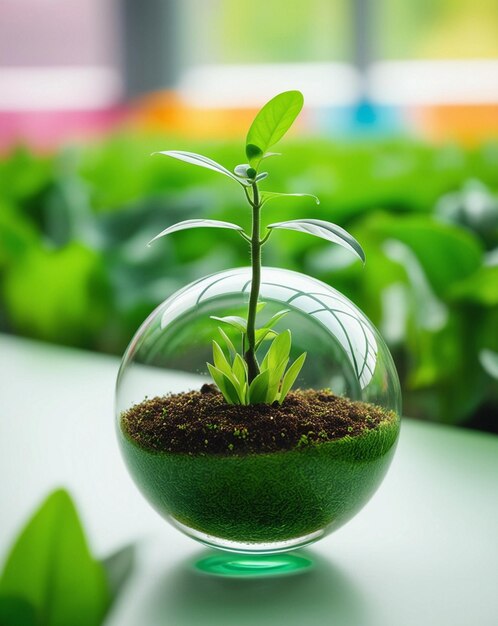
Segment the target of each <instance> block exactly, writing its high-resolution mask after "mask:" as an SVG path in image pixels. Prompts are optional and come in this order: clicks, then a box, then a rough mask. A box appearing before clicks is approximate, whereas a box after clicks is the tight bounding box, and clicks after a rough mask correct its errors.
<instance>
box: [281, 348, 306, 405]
mask: <svg viewBox="0 0 498 626" xmlns="http://www.w3.org/2000/svg"><path fill="white" fill-rule="evenodd" d="M305 360H306V352H303V353H302V354H301V356H299V357H297V359H296V360H295V361H294V363H293V364H292V365H291V366H290V367H289V369H288V370H287V373H286V374H285V376H284V379H283V380H282V388H281V390H280V399H279V402H280V404H282V402H283V401H284V400H285V398H286V396H287V394H288V393H289V391H290V389H291V387H292V385H293V384H294V383H295V381H296V378H297V377H298V376H299V372H300V371H301V369H302V367H303V365H304V361H305Z"/></svg>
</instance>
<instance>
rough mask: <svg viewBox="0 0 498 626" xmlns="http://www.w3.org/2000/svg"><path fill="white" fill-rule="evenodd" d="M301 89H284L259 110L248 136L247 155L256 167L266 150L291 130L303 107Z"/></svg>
mask: <svg viewBox="0 0 498 626" xmlns="http://www.w3.org/2000/svg"><path fill="white" fill-rule="evenodd" d="M303 103H304V99H303V94H302V93H301V92H300V91H284V92H283V93H280V94H278V95H277V96H275V97H274V98H272V99H271V100H270V101H269V102H267V103H266V104H265V106H264V107H263V108H262V109H261V110H260V111H259V113H258V114H257V115H256V117H255V118H254V121H253V123H252V125H251V127H250V128H249V132H248V133H247V138H246V155H247V158H248V159H249V163H250V164H251V166H252V167H254V168H255V169H257V168H258V165H259V163H260V161H261V159H262V158H263V157H264V156H265V153H266V151H267V150H268V149H269V148H271V147H272V146H273V145H275V144H276V143H277V142H278V141H279V140H280V139H281V138H282V137H283V136H284V135H285V133H286V132H287V131H288V130H289V128H290V127H291V126H292V124H293V123H294V121H295V119H296V117H297V116H298V115H299V113H300V112H301V109H302V108H303Z"/></svg>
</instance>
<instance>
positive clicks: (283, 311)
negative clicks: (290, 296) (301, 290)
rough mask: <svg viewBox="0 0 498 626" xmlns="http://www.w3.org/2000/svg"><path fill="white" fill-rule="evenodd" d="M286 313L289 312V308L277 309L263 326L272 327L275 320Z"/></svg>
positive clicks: (278, 319)
mask: <svg viewBox="0 0 498 626" xmlns="http://www.w3.org/2000/svg"><path fill="white" fill-rule="evenodd" d="M288 313H290V309H282V310H281V311H278V312H277V313H275V315H272V317H270V319H269V320H268V321H267V322H266V324H265V325H264V326H263V328H273V327H274V326H275V324H277V322H279V321H280V320H281V319H282V318H283V317H285V316H286V315H287V314H288Z"/></svg>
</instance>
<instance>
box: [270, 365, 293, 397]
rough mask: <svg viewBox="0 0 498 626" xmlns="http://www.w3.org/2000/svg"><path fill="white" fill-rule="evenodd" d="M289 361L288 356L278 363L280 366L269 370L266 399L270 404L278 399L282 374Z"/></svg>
mask: <svg viewBox="0 0 498 626" xmlns="http://www.w3.org/2000/svg"><path fill="white" fill-rule="evenodd" d="M288 362H289V359H288V358H287V359H284V360H283V361H282V363H280V365H278V367H276V368H275V369H270V370H268V371H269V372H270V380H269V382H268V392H267V395H266V401H267V402H268V403H270V404H271V403H272V402H275V400H277V399H278V389H279V387H280V381H281V380H282V376H283V375H284V373H285V368H286V367H287V363H288Z"/></svg>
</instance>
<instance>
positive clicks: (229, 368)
mask: <svg viewBox="0 0 498 626" xmlns="http://www.w3.org/2000/svg"><path fill="white" fill-rule="evenodd" d="M302 107H303V96H302V94H301V93H300V92H299V91H286V92H284V93H281V94H279V95H277V96H275V97H274V98H272V99H271V100H270V101H269V102H267V104H265V106H264V107H263V108H262V109H261V110H260V111H259V113H258V114H257V115H256V117H255V119H254V121H253V123H252V125H251V127H250V128H249V132H248V133H247V138H246V146H245V153H246V157H247V160H248V161H249V162H248V163H243V164H240V165H237V166H236V167H235V168H234V170H233V172H232V171H230V170H229V169H227V168H226V167H224V166H223V165H220V164H219V163H217V162H216V161H213V160H212V159H210V158H208V157H205V156H202V155H200V154H195V153H192V152H183V151H178V150H167V151H164V152H159V153H158V154H163V155H166V156H169V157H172V158H174V159H178V160H180V161H185V162H186V163H190V164H192V165H197V166H199V167H204V168H206V169H209V170H213V171H215V172H218V173H219V174H223V175H224V176H227V177H228V178H230V179H232V180H233V181H235V182H236V183H237V184H239V185H240V186H241V187H242V189H243V192H244V195H245V198H246V200H247V202H248V204H249V206H250V209H251V211H252V228H251V233H250V234H248V233H246V232H245V231H244V229H243V228H242V226H239V225H238V224H234V223H231V222H222V221H219V220H206V219H192V220H185V221H183V222H179V223H177V224H174V225H173V226H170V227H168V228H166V229H165V230H163V231H162V232H161V233H159V234H158V235H157V236H156V237H154V239H152V241H150V242H149V244H150V243H152V242H153V241H156V240H157V239H159V238H161V237H164V236H165V235H169V234H171V233H174V232H176V231H179V230H185V229H188V228H225V229H231V230H235V231H236V232H238V233H239V235H240V236H241V237H242V238H243V239H244V240H245V241H246V242H247V243H248V244H249V247H250V258H251V269H252V280H251V290H250V296H249V305H248V309H247V317H246V318H243V317H239V316H233V315H231V316H225V317H214V318H213V319H215V320H217V321H219V322H220V323H221V324H222V325H224V326H225V327H226V326H228V327H232V328H233V329H235V331H236V332H237V333H238V334H240V345H241V351H240V352H238V351H237V349H236V348H235V345H234V342H233V341H232V340H231V339H230V338H229V336H228V335H227V333H226V332H225V330H224V328H223V327H222V326H219V327H218V330H219V333H220V336H221V340H222V343H223V344H224V349H223V348H222V347H221V345H220V344H219V343H218V342H217V341H216V340H214V339H213V363H212V364H211V363H208V364H207V366H208V369H209V372H210V374H211V376H212V378H213V381H214V382H215V384H216V385H217V387H218V389H219V390H220V392H221V393H222V394H223V396H224V398H225V400H226V401H227V402H228V403H229V404H260V403H269V404H271V403H273V402H275V401H278V402H279V403H280V404H281V403H282V402H283V401H284V400H285V397H286V396H287V394H288V392H289V391H290V389H291V388H292V386H293V384H294V382H295V381H296V379H297V377H298V375H299V372H300V371H301V368H302V367H303V364H304V361H305V359H306V353H305V352H304V353H303V354H301V355H300V356H299V357H298V358H297V359H296V360H295V361H294V362H293V363H292V364H291V365H290V366H289V356H290V352H291V343H292V336H291V331H290V330H289V329H287V330H284V331H283V332H280V333H279V332H277V331H276V330H275V328H274V327H275V326H276V324H277V323H278V322H280V320H282V319H283V318H285V316H286V315H287V313H289V310H287V309H284V310H282V311H279V312H278V313H276V314H275V315H273V317H272V318H271V319H270V320H269V321H268V322H266V323H265V324H264V325H262V326H261V327H259V328H258V327H257V323H256V321H257V320H256V318H257V314H258V312H259V311H261V309H262V308H263V307H264V306H265V303H264V302H260V301H259V292H260V284H261V251H262V248H263V246H264V245H266V243H267V242H268V240H269V238H270V236H271V234H272V233H273V231H274V230H278V229H283V230H294V231H298V232H303V233H308V234H310V235H315V236H316V237H321V238H322V239H326V240H328V241H331V242H332V243H337V244H339V245H341V246H343V247H344V248H346V249H348V250H350V251H351V252H353V253H354V254H356V256H358V257H359V258H360V259H361V261H363V262H364V261H365V254H364V252H363V250H362V248H361V246H360V244H359V243H358V242H357V241H356V239H354V237H352V236H351V235H350V234H349V233H348V232H347V231H345V230H344V229H343V228H341V227H340V226H337V224H333V223H331V222H327V221H324V220H318V219H308V218H306V219H298V220H289V221H284V222H276V223H273V224H269V225H268V226H266V230H265V232H264V234H263V235H262V234H261V209H262V208H263V207H264V206H265V205H266V204H267V203H268V202H271V201H273V200H276V199H278V198H282V197H289V196H294V197H295V196H308V197H311V198H313V199H314V200H315V202H316V203H317V204H319V200H318V198H317V197H316V196H314V195H312V194H308V193H279V192H274V191H266V190H264V191H263V190H261V189H260V183H261V181H263V180H264V179H266V178H267V177H268V172H260V171H259V170H260V167H261V164H262V162H263V160H264V159H267V158H268V157H273V156H280V154H277V153H275V152H269V150H270V148H272V147H273V146H274V145H275V144H276V143H277V142H278V141H279V140H280V139H281V138H282V137H283V136H284V135H285V133H286V132H287V131H288V130H289V128H290V127H291V126H292V124H293V123H294V121H295V120H296V118H297V116H298V115H299V113H300V111H301V109H302ZM263 343H267V344H268V347H267V349H266V352H265V354H264V357H263V358H262V359H261V362H259V360H258V351H259V352H260V351H261V350H260V349H261V348H262V344H263Z"/></svg>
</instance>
